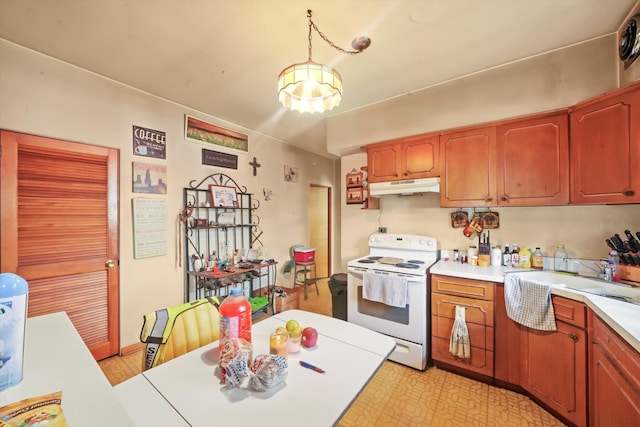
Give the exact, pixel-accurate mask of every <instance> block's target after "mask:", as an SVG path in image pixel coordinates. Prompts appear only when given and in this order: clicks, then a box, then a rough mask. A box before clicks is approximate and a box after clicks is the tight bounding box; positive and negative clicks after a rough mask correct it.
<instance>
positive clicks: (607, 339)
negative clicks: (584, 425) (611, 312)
mask: <svg viewBox="0 0 640 427" xmlns="http://www.w3.org/2000/svg"><path fill="white" fill-rule="evenodd" d="M590 316H591V317H590V326H592V329H591V331H592V337H590V340H591V347H590V352H589V357H590V360H589V366H590V371H589V424H590V425H592V426H594V427H608V426H622V427H624V426H629V427H631V426H637V425H638V420H640V355H639V354H638V352H637V351H636V350H635V349H633V348H632V347H631V346H629V345H628V344H627V343H626V342H624V341H623V340H622V339H621V338H620V337H618V336H617V334H616V333H615V332H613V331H612V330H611V329H609V327H608V326H607V325H605V323H604V322H602V321H601V320H600V319H599V318H598V317H597V316H596V315H595V314H594V313H593V312H591V313H590Z"/></svg>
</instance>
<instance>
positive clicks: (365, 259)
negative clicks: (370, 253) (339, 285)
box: [358, 258, 376, 264]
mask: <svg viewBox="0 0 640 427" xmlns="http://www.w3.org/2000/svg"><path fill="white" fill-rule="evenodd" d="M358 262H360V263H362V264H373V263H375V262H376V260H375V259H370V258H364V259H361V260H360V261H358Z"/></svg>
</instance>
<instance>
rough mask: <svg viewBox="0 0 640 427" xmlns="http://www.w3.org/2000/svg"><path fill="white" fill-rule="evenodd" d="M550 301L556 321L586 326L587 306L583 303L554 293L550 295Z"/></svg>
mask: <svg viewBox="0 0 640 427" xmlns="http://www.w3.org/2000/svg"><path fill="white" fill-rule="evenodd" d="M552 301H553V311H554V313H555V315H556V320H557V321H562V322H565V323H568V324H570V325H573V326H577V327H579V328H586V327H587V308H586V307H585V305H584V304H583V303H581V302H578V301H574V300H571V299H568V298H562V297H558V296H555V295H554V296H553V297H552Z"/></svg>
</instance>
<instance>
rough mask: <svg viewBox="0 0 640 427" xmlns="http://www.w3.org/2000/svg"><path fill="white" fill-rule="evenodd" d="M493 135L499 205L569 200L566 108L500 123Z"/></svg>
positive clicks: (564, 202) (530, 204) (557, 203)
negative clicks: (494, 137) (496, 154)
mask: <svg viewBox="0 0 640 427" xmlns="http://www.w3.org/2000/svg"><path fill="white" fill-rule="evenodd" d="M496 138H497V144H496V145H497V151H498V168H497V177H498V181H497V191H498V204H499V205H505V206H552V205H564V204H568V203H569V118H568V114H567V111H566V110H562V111H559V112H553V113H550V114H546V115H536V116H533V117H527V118H521V119H519V120H516V121H510V122H507V123H503V124H500V125H499V126H498V127H497V131H496Z"/></svg>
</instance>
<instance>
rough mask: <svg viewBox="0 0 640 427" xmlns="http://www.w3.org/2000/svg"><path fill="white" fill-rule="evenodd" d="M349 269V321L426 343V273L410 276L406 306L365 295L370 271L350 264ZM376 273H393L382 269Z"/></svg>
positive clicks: (387, 333)
mask: <svg viewBox="0 0 640 427" xmlns="http://www.w3.org/2000/svg"><path fill="white" fill-rule="evenodd" d="M347 271H348V275H347V319H348V321H349V322H351V323H355V324H357V325H360V326H364V327H366V328H368V329H371V330H374V331H376V332H380V333H383V334H385V335H390V336H392V337H396V338H401V339H404V340H407V341H411V342H414V343H417V344H423V343H424V342H425V340H426V328H427V283H426V276H421V277H420V276H410V277H408V280H407V285H408V303H407V305H406V306H405V307H404V308H400V307H392V306H389V305H386V304H383V303H380V302H375V301H369V300H366V299H364V298H362V275H363V273H364V272H365V271H367V270H366V269H362V268H357V267H348V270H347ZM376 273H377V274H393V273H387V272H382V271H377V272H376Z"/></svg>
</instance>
